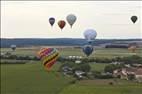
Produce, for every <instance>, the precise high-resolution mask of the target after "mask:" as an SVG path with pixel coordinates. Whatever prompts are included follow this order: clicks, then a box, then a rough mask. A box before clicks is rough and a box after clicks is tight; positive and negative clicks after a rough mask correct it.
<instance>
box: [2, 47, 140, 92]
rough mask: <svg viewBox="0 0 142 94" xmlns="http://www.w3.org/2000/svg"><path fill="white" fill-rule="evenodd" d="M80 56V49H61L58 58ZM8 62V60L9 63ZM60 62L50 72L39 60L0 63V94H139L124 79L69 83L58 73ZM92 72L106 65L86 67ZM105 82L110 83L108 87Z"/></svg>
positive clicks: (105, 52)
mask: <svg viewBox="0 0 142 94" xmlns="http://www.w3.org/2000/svg"><path fill="white" fill-rule="evenodd" d="M38 50H39V49H37V48H32V49H29V48H26V49H24V48H17V49H16V51H14V52H12V50H11V49H9V48H2V49H1V52H2V53H3V52H11V53H12V54H16V55H29V56H36V53H37V51H38ZM141 52H142V49H138V50H137V51H136V53H131V52H129V51H128V50H127V49H104V48H100V49H99V48H98V49H95V52H94V53H93V54H92V55H91V56H90V57H100V58H101V57H108V58H112V57H115V56H129V55H134V54H137V55H140V56H142V53H141ZM70 55H75V56H77V55H81V56H84V57H85V55H84V54H83V52H82V50H81V49H78V48H77V49H71V48H70V49H69V48H65V49H61V50H60V56H70ZM11 61H12V60H11ZM60 65H61V64H60V63H58V62H57V63H56V64H55V65H54V66H53V68H52V69H51V71H49V72H48V71H46V70H45V69H44V67H43V65H42V63H41V62H40V61H36V62H35V61H27V63H26V64H1V94H141V92H142V84H138V83H136V82H130V81H126V80H118V79H109V80H99V79H95V80H82V81H77V82H76V83H74V84H72V83H71V81H73V80H74V78H72V77H68V76H64V75H63V74H61V73H60V72H58V71H57V70H58V68H59V67H60ZM90 65H91V68H92V70H98V71H103V68H104V67H105V66H106V65H107V64H101V63H100V64H97V63H92V64H90ZM109 82H113V83H114V84H113V85H110V84H109Z"/></svg>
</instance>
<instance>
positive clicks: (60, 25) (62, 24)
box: [58, 20, 66, 29]
mask: <svg viewBox="0 0 142 94" xmlns="http://www.w3.org/2000/svg"><path fill="white" fill-rule="evenodd" d="M65 25H66V22H65V21H64V20H60V21H58V26H59V27H60V28H61V29H63V28H64V27H65Z"/></svg>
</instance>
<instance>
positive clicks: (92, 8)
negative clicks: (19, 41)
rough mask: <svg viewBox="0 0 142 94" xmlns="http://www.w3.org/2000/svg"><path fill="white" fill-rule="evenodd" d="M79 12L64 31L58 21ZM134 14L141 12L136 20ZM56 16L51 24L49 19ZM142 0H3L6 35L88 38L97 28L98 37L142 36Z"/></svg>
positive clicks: (3, 30) (2, 34)
mask: <svg viewBox="0 0 142 94" xmlns="http://www.w3.org/2000/svg"><path fill="white" fill-rule="evenodd" d="M70 13H72V14H75V15H76V16H77V21H76V23H75V24H74V25H73V28H72V29H71V28H70V26H69V24H68V23H67V24H66V26H65V28H64V29H63V30H62V31H61V30H60V28H59V27H58V25H57V22H58V21H59V20H61V19H63V20H66V16H67V15H68V14H70ZM132 15H137V16H138V18H139V19H138V21H137V22H136V23H135V24H133V23H132V22H131V20H130V17H131V16H132ZM52 16H53V17H55V18H56V22H55V24H54V26H53V28H51V26H50V24H49V22H48V19H49V17H52ZM141 16H142V1H1V37H2V38H84V37H83V32H84V30H86V29H89V28H91V29H95V30H96V31H97V34H98V36H97V38H98V39H100V38H105V39H108V38H113V39H114V38H122V39H126V38H142V35H141V34H142V29H141V28H142V22H141V18H142V17H141Z"/></svg>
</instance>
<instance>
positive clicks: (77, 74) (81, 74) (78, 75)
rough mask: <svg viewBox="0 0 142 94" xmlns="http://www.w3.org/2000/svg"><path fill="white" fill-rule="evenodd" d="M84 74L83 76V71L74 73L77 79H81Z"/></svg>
mask: <svg viewBox="0 0 142 94" xmlns="http://www.w3.org/2000/svg"><path fill="white" fill-rule="evenodd" d="M84 74H85V72H83V71H80V70H76V71H75V76H76V77H77V78H79V79H82V78H83V77H84V76H83V75H84Z"/></svg>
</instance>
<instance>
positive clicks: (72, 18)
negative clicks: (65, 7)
mask: <svg viewBox="0 0 142 94" xmlns="http://www.w3.org/2000/svg"><path fill="white" fill-rule="evenodd" d="M76 19H77V18H76V16H75V15H73V14H69V15H68V16H67V17H66V20H67V22H68V23H69V24H70V26H71V27H72V25H73V24H74V23H75V21H76Z"/></svg>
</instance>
